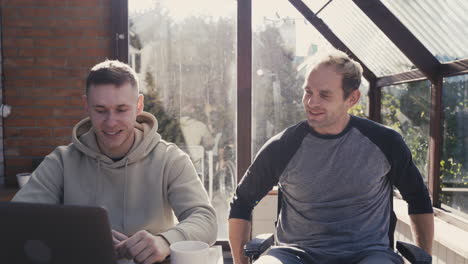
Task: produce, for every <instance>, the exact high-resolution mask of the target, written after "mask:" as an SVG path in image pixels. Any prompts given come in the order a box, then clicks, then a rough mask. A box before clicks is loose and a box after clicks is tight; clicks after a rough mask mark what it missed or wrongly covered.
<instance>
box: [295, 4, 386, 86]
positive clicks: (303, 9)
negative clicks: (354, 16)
mask: <svg viewBox="0 0 468 264" xmlns="http://www.w3.org/2000/svg"><path fill="white" fill-rule="evenodd" d="M289 2H290V3H291V4H292V5H293V6H294V7H295V8H296V9H297V10H298V11H299V12H300V13H301V14H302V15H303V16H304V17H305V18H306V19H307V21H309V23H310V24H312V25H313V26H314V27H315V28H316V29H317V31H318V32H320V34H322V36H323V37H324V38H325V39H326V40H328V42H330V43H331V44H332V45H333V46H334V47H335V48H336V49H339V50H342V51H344V52H346V53H347V54H349V55H350V57H351V58H353V59H354V60H356V61H357V62H359V63H360V64H361V66H362V68H363V75H364V78H366V79H367V80H368V81H369V82H371V81H375V80H376V79H377V77H376V76H375V74H374V73H373V72H372V71H371V70H370V69H369V68H368V67H367V66H366V65H365V64H364V63H363V62H362V61H361V60H360V59H359V58H358V57H357V56H356V55H355V54H354V53H353V52H352V51H351V50H350V49H349V48H348V47H347V46H346V45H345V44H344V43H343V42H342V41H341V40H340V39H339V38H338V37H337V36H336V35H335V33H333V31H331V29H330V28H329V27H328V26H327V25H326V24H325V23H324V22H323V21H322V19H320V18H318V17H317V16H316V15H315V14H314V13H313V12H312V11H311V10H310V8H309V7H308V6H307V5H306V4H304V2H302V1H301V0H289Z"/></svg>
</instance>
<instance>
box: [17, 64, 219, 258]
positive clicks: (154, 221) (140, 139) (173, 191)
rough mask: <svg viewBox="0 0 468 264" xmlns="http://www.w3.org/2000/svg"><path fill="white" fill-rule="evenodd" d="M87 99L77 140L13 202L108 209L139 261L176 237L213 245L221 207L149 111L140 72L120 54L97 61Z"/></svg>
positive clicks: (126, 254) (123, 252)
mask: <svg viewBox="0 0 468 264" xmlns="http://www.w3.org/2000/svg"><path fill="white" fill-rule="evenodd" d="M83 100H84V105H85V110H86V112H87V114H88V117H87V118H85V119H83V120H82V121H80V122H79V123H78V124H77V125H76V126H75V127H74V128H73V135H72V143H71V144H70V145H68V146H60V147H57V148H56V149H55V150H54V151H53V152H52V153H51V154H49V155H48V156H46V157H45V159H44V161H43V162H42V163H41V164H40V165H39V167H38V168H37V169H36V170H35V171H34V172H33V173H32V177H31V180H30V181H29V182H28V183H27V184H26V185H25V186H24V187H23V188H22V189H21V190H20V191H19V192H18V193H17V194H16V195H15V197H14V198H13V201H22V202H39V203H54V204H72V205H89V206H101V207H104V208H106V209H107V211H108V214H109V218H110V222H111V226H112V229H113V231H112V233H113V237H114V243H115V249H116V252H117V255H118V257H119V258H127V259H132V260H133V261H134V262H136V263H144V264H149V263H154V262H159V261H162V260H164V259H165V258H166V257H167V256H168V255H169V253H170V251H169V245H170V244H172V243H174V242H177V241H182V240H200V241H204V242H206V243H208V244H212V243H213V242H214V241H215V239H216V232H217V230H216V228H217V225H216V216H215V211H214V209H213V207H212V206H211V205H210V203H209V201H208V197H207V194H206V191H205V190H204V188H203V186H202V184H201V181H200V180H199V178H198V176H197V173H196V171H195V168H194V167H193V165H192V163H191V161H190V159H189V157H188V155H186V154H185V153H184V152H182V151H181V150H180V149H179V148H178V147H177V146H175V145H174V144H171V143H168V142H165V141H164V140H162V139H161V136H160V135H159V134H158V133H157V130H158V122H157V120H156V118H155V117H154V116H153V115H151V114H149V113H146V112H143V95H141V94H139V89H138V81H137V76H136V73H135V72H134V71H133V70H132V69H131V68H130V67H129V66H128V65H126V64H124V63H121V62H118V61H105V62H102V63H99V64H97V65H96V66H94V67H93V68H92V69H91V72H90V73H89V75H88V78H87V81H86V94H85V95H84V96H83ZM173 212H174V213H175V215H176V216H177V219H178V221H179V223H178V224H175V222H174V218H173Z"/></svg>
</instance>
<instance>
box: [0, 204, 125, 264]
mask: <svg viewBox="0 0 468 264" xmlns="http://www.w3.org/2000/svg"><path fill="white" fill-rule="evenodd" d="M0 262H1V263H15V264H23V263H24V264H29V263H41V264H42V263H44V264H63V263H67V264H74V263H77V264H78V263H79V264H83V263H87V264H94V263H96V264H98V263H99V264H115V263H116V259H115V255H114V249H113V244H112V235H111V229H110V225H109V220H108V217H107V212H106V210H105V209H103V208H100V207H88V206H71V205H50V204H34V203H16V202H4V203H0Z"/></svg>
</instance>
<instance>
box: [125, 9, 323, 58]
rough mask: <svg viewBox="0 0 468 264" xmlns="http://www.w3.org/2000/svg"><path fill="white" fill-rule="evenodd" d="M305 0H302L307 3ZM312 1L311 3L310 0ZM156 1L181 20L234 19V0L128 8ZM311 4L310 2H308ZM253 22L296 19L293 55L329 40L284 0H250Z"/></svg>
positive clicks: (263, 23) (235, 10) (302, 54)
mask: <svg viewBox="0 0 468 264" xmlns="http://www.w3.org/2000/svg"><path fill="white" fill-rule="evenodd" d="M310 1H311V0H306V1H305V2H310ZM313 1H319V2H320V4H319V6H322V5H323V4H324V3H326V0H313ZM313 1H312V2H313ZM156 2H159V3H161V5H162V6H163V7H164V8H167V10H168V11H169V13H170V14H171V16H172V18H174V19H175V20H182V19H184V18H185V17H187V16H191V15H203V14H204V15H209V16H213V17H219V16H221V17H233V18H234V19H237V18H236V12H237V1H236V0H197V1H190V0H129V1H128V4H129V11H130V13H134V12H143V11H145V10H148V9H152V8H153V7H154V5H155V4H156ZM309 4H310V3H309ZM315 5H316V4H314V5H310V7H311V8H312V10H317V9H318V6H315ZM252 14H253V15H252V24H253V29H254V30H256V29H257V28H259V27H261V26H263V25H265V18H266V19H269V20H279V19H284V18H289V19H295V22H296V53H297V54H296V55H298V56H304V55H306V54H305V53H306V52H307V49H308V47H309V45H310V43H315V44H318V45H319V46H322V47H323V46H326V45H327V44H328V43H326V42H324V41H323V38H322V37H319V35H320V34H318V33H317V32H316V31H315V29H314V28H313V27H312V26H311V25H310V24H308V23H305V19H304V18H303V16H302V15H301V14H300V13H299V12H298V11H297V10H296V9H295V8H294V7H293V6H292V5H291V4H290V3H289V2H288V1H286V0H281V1H278V0H253V1H252Z"/></svg>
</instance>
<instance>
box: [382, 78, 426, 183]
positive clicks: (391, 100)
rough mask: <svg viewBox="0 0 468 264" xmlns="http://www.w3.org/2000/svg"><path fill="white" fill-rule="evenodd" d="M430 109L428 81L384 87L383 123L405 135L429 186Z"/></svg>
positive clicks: (417, 165)
mask: <svg viewBox="0 0 468 264" xmlns="http://www.w3.org/2000/svg"><path fill="white" fill-rule="evenodd" d="M430 110H431V83H430V82H429V81H420V82H413V83H405V84H399V85H393V86H387V87H384V88H382V123H383V124H384V125H387V126H389V127H391V128H393V129H395V130H396V131H397V132H398V133H400V134H401V135H402V136H403V138H404V139H405V142H406V144H407V145H408V147H409V149H410V150H411V154H412V155H413V161H414V163H415V164H416V167H418V169H419V171H420V172H421V174H422V175H423V178H424V181H425V182H426V183H427V169H428V168H427V165H428V163H427V161H428V158H429V156H428V155H429V153H428V141H429V120H430Z"/></svg>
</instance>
